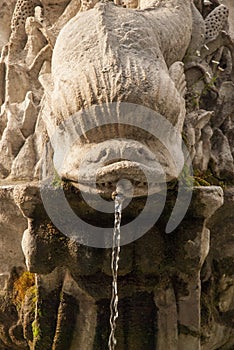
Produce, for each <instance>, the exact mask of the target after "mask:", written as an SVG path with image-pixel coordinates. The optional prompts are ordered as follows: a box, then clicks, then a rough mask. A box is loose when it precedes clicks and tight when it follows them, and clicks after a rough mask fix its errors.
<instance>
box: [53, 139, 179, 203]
mask: <svg viewBox="0 0 234 350" xmlns="http://www.w3.org/2000/svg"><path fill="white" fill-rule="evenodd" d="M79 155H80V159H79V161H77V159H78V157H79ZM81 155H82V156H83V159H82V156H81ZM175 167H176V166H175V164H173V162H172V161H171V160H169V158H168V157H167V155H166V154H165V152H163V151H162V149H161V151H159V149H158V148H157V152H155V150H153V149H152V147H151V148H150V147H148V146H147V145H144V144H142V143H141V142H138V141H135V140H129V139H127V140H126V139H121V140H119V139H117V140H116V139H115V140H108V141H104V142H101V143H99V144H95V145H93V146H90V148H89V149H85V148H83V149H82V152H81V150H80V149H79V150H78V147H77V148H75V146H74V149H73V150H71V153H70V155H69V156H68V157H67V159H66V162H65V164H64V167H63V169H62V171H61V172H60V174H59V175H60V176H61V177H62V178H63V179H65V180H66V181H70V182H71V183H72V184H73V186H75V187H77V188H78V189H80V190H81V191H84V192H86V193H91V194H99V195H102V196H104V197H111V194H112V193H113V192H114V191H116V188H117V187H118V184H119V182H121V181H122V180H125V183H127V184H128V185H127V187H126V186H125V187H126V188H125V189H124V193H123V194H124V195H125V196H126V197H142V196H148V195H150V194H154V193H157V192H160V191H161V190H162V189H163V188H164V187H165V183H166V182H167V181H171V180H172V179H174V178H175V177H176V175H177V173H176V170H175Z"/></svg>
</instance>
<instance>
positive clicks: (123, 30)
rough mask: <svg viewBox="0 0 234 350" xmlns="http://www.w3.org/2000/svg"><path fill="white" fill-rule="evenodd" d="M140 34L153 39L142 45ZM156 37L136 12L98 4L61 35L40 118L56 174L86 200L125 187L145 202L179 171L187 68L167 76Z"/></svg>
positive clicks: (147, 38)
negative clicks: (125, 184)
mask: <svg viewBox="0 0 234 350" xmlns="http://www.w3.org/2000/svg"><path fill="white" fill-rule="evenodd" d="M123 11H124V12H123ZM156 15H157V16H158V14H157V13H156ZM110 16H112V17H111V18H113V21H112V23H110ZM121 16H123V20H124V21H125V22H126V23H125V24H126V25H123V23H122V22H121V21H122V17H121ZM119 18H121V20H120V19H119ZM90 21H91V22H92V23H97V26H88V25H87V23H88V22H90ZM129 21H130V22H131V23H132V24H131V30H130V29H129V27H128V23H129ZM142 26H144V28H145V27H147V26H148V27H149V36H146V37H145V39H144V40H142V41H139V43H138V42H137V41H136V40H135V39H136V38H135V35H136V33H138V30H140V28H141V27H142ZM154 30H155V28H151V27H150V25H149V24H148V20H147V19H145V17H143V16H142V15H139V14H138V12H137V11H134V10H130V9H123V8H119V7H117V6H114V5H113V4H103V3H101V4H97V5H96V6H95V8H94V9H91V10H89V11H87V12H83V13H81V14H80V15H78V16H76V17H75V18H73V19H72V20H71V21H70V22H69V23H68V24H67V25H66V26H65V27H64V28H63V30H62V31H61V32H60V34H59V37H58V39H57V42H56V45H55V48H54V52H53V57H52V74H51V86H50V89H49V88H46V89H45V90H46V92H47V99H46V102H45V106H44V112H43V113H44V117H43V118H44V121H45V123H46V126H47V130H48V133H49V136H50V138H51V142H52V146H53V149H54V163H55V167H56V170H57V172H58V174H59V175H60V176H61V177H62V178H63V179H65V180H67V181H71V182H73V184H74V185H75V186H77V187H79V188H82V189H83V190H85V191H87V192H93V191H94V192H98V193H101V194H104V195H105V194H110V193H111V192H113V190H115V187H116V186H117V183H118V181H119V180H122V179H127V180H129V181H130V182H131V183H132V185H133V186H134V196H145V195H147V194H148V193H154V192H157V191H159V190H160V187H161V185H162V184H165V182H167V181H170V180H172V179H174V178H176V177H178V174H179V173H180V171H181V168H182V166H183V160H184V158H183V154H182V152H181V134H180V132H181V127H182V123H183V118H184V112H185V108H184V101H183V98H182V96H181V94H180V92H179V91H182V90H184V86H185V84H184V79H183V65H182V63H181V64H180V63H179V64H177V65H176V68H177V70H176V71H173V69H169V70H168V68H167V66H166V63H165V61H164V59H163V56H162V53H161V52H160V49H159V47H158V46H159V44H158V43H157V40H156V39H155V38H157V36H156V35H154ZM132 36H133V37H132ZM122 38H123V40H125V39H126V38H127V39H126V40H127V41H126V42H124V47H123V44H122ZM126 45H128V48H127V49H126V48H125V46H126ZM136 46H137V47H136ZM157 47H158V48H157ZM149 48H150V50H149ZM104 49H105V50H106V51H105V52H104V51H103V50H104ZM136 49H137V50H138V51H137V50H136ZM177 63H178V62H177ZM179 82H181V86H182V87H181V89H177V88H176V84H177V83H178V84H179ZM57 129H58V131H55V130H57ZM177 132H178V133H177ZM55 135H56V137H55Z"/></svg>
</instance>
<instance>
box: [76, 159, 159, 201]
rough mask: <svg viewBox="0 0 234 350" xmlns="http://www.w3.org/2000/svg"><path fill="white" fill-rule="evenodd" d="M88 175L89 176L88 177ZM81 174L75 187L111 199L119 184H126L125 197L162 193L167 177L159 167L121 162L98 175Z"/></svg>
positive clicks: (106, 167) (106, 168)
mask: <svg viewBox="0 0 234 350" xmlns="http://www.w3.org/2000/svg"><path fill="white" fill-rule="evenodd" d="M87 174H88V176H87ZM83 175H84V176H82V174H80V177H79V181H78V182H72V184H73V186H75V187H77V188H79V189H80V190H81V191H84V192H88V193H92V194H99V195H102V196H103V197H107V198H109V197H111V196H112V194H113V193H114V192H115V191H116V190H117V188H118V187H119V184H121V183H125V185H124V187H123V188H122V192H123V193H122V194H123V195H124V196H125V197H145V196H147V195H149V194H154V193H157V192H160V191H161V189H162V188H163V186H164V185H165V182H166V181H165V176H164V174H162V173H161V172H159V170H158V168H157V167H155V166H154V167H152V164H151V166H149V165H145V164H142V163H138V162H134V161H129V160H120V161H116V162H112V163H111V164H108V165H106V166H103V167H101V168H99V169H98V170H97V172H96V174H94V173H93V174H92V173H90V172H88V171H87V173H85V174H83Z"/></svg>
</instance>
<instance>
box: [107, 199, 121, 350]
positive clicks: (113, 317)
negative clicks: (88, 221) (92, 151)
mask: <svg viewBox="0 0 234 350" xmlns="http://www.w3.org/2000/svg"><path fill="white" fill-rule="evenodd" d="M114 200H115V224H114V230H113V243H112V256H111V271H112V278H113V280H112V296H111V302H110V327H111V332H110V337H109V342H108V346H109V350H114V349H115V346H116V343H117V340H116V338H115V330H116V321H117V318H118V316H119V314H118V285H117V278H118V268H119V254H120V224H121V212H122V204H123V200H124V198H123V196H122V195H121V194H117V195H116V196H115V198H114Z"/></svg>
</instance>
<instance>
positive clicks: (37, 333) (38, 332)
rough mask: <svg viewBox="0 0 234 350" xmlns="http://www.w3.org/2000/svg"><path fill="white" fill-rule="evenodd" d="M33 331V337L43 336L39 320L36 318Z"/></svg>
mask: <svg viewBox="0 0 234 350" xmlns="http://www.w3.org/2000/svg"><path fill="white" fill-rule="evenodd" d="M32 332H33V338H34V339H40V338H41V330H40V327H39V325H38V323H37V320H34V321H33V323H32Z"/></svg>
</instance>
